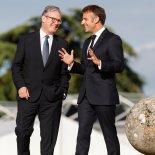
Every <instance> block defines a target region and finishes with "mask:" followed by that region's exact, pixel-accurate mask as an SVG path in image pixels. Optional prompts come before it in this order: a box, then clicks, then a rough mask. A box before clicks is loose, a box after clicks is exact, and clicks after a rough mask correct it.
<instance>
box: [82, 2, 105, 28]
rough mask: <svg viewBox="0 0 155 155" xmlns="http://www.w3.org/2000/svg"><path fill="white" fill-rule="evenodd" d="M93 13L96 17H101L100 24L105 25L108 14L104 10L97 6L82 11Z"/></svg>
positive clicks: (88, 6)
mask: <svg viewBox="0 0 155 155" xmlns="http://www.w3.org/2000/svg"><path fill="white" fill-rule="evenodd" d="M86 12H93V13H94V14H95V15H96V16H98V17H99V20H100V22H101V23H102V24H103V25H104V23H105V19H106V13H105V10H104V8H102V7H99V6H97V5H87V6H86V7H84V8H83V9H82V13H86Z"/></svg>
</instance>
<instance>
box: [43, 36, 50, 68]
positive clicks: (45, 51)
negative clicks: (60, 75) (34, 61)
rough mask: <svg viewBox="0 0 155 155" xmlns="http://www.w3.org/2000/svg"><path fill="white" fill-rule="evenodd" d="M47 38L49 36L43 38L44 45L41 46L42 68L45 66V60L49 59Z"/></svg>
mask: <svg viewBox="0 0 155 155" xmlns="http://www.w3.org/2000/svg"><path fill="white" fill-rule="evenodd" d="M48 38H49V36H48V35H46V36H45V41H44V44H43V63H44V66H45V65H46V62H47V59H48V57H49V43H48Z"/></svg>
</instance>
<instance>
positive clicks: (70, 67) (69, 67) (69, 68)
mask: <svg viewBox="0 0 155 155" xmlns="http://www.w3.org/2000/svg"><path fill="white" fill-rule="evenodd" d="M73 64H74V62H73V63H72V64H71V65H70V66H69V65H68V71H70V70H71V69H72V67H73Z"/></svg>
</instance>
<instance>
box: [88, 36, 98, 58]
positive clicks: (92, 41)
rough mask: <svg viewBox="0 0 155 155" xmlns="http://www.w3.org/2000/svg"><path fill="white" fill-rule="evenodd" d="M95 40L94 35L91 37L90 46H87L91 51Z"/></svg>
mask: <svg viewBox="0 0 155 155" xmlns="http://www.w3.org/2000/svg"><path fill="white" fill-rule="evenodd" d="M95 38H96V35H92V36H91V44H90V46H89V48H91V49H93V46H94V40H95ZM88 57H90V55H89V52H88Z"/></svg>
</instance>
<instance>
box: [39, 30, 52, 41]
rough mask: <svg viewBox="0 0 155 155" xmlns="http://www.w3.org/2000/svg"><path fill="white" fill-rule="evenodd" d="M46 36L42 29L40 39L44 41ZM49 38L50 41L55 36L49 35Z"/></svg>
mask: <svg viewBox="0 0 155 155" xmlns="http://www.w3.org/2000/svg"><path fill="white" fill-rule="evenodd" d="M46 35H47V34H46V33H45V32H44V31H43V30H42V29H40V38H41V39H44V38H45V36H46ZM48 36H49V39H52V38H53V35H48Z"/></svg>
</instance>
